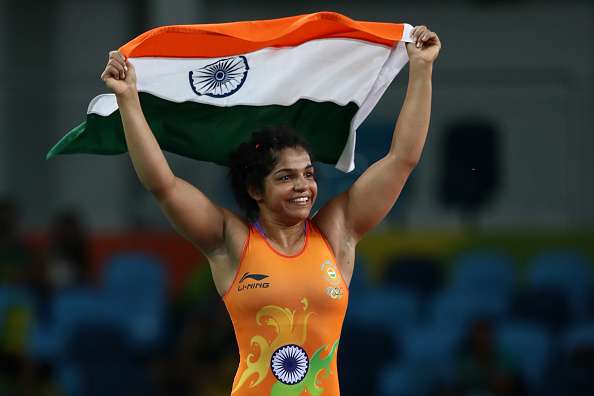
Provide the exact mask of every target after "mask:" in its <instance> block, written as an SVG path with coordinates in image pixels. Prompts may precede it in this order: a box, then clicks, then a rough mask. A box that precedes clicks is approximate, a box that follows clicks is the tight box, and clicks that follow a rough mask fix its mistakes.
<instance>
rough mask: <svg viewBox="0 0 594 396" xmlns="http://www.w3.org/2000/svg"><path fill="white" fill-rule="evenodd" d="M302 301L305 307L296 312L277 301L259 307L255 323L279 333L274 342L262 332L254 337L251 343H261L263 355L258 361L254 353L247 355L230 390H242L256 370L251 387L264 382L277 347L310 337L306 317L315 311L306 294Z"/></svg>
mask: <svg viewBox="0 0 594 396" xmlns="http://www.w3.org/2000/svg"><path fill="white" fill-rule="evenodd" d="M301 304H303V311H302V312H301V311H297V313H296V312H295V310H291V309H289V308H283V307H279V306H276V305H267V306H265V307H263V308H262V309H260V311H258V313H257V314H256V323H257V324H258V325H259V326H271V327H273V328H274V331H275V333H276V337H275V338H274V340H273V341H272V342H271V343H268V341H267V340H266V339H265V338H264V337H262V336H259V335H256V336H254V337H252V339H251V347H252V348H254V346H256V347H258V350H259V351H260V355H259V357H258V359H257V360H256V361H253V359H254V358H255V354H254V353H250V354H249V355H248V356H247V368H246V369H245V370H244V371H243V373H242V374H241V377H240V378H239V381H238V382H237V385H236V386H235V388H234V389H233V391H232V392H231V394H233V393H235V392H236V391H237V390H239V389H240V388H241V387H242V386H243V385H244V384H245V382H246V381H247V380H248V378H250V377H251V376H252V375H253V374H257V378H256V379H254V380H253V381H251V382H250V384H249V387H250V388H253V387H255V386H257V385H258V384H260V383H262V381H264V379H266V375H267V374H268V371H269V366H270V359H271V357H272V354H273V353H274V351H276V350H277V349H278V348H280V347H281V346H283V345H286V344H295V345H299V346H301V347H302V346H303V344H304V343H305V340H306V338H307V321H308V320H309V317H310V316H311V315H313V314H315V313H314V312H307V309H308V306H309V304H308V301H307V298H303V299H301ZM300 316H301V318H300ZM296 319H297V320H296ZM297 324H299V325H297Z"/></svg>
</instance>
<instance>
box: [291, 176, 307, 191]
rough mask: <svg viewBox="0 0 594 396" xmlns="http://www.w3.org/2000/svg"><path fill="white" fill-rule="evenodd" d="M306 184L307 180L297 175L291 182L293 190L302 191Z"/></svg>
mask: <svg viewBox="0 0 594 396" xmlns="http://www.w3.org/2000/svg"><path fill="white" fill-rule="evenodd" d="M307 185H308V180H307V179H306V178H305V177H303V176H300V177H297V178H295V182H294V183H293V190H295V191H303V190H305V189H306V188H307Z"/></svg>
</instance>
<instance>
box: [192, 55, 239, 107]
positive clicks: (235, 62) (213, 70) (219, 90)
mask: <svg viewBox="0 0 594 396" xmlns="http://www.w3.org/2000/svg"><path fill="white" fill-rule="evenodd" d="M249 69H250V68H249V66H248V63H247V59H246V57H245V56H235V57H233V58H225V59H221V60H219V61H216V62H214V63H211V64H209V65H206V66H204V67H202V68H200V69H196V70H192V71H190V73H189V78H190V86H191V87H192V90H193V91H194V93H195V94H196V95H198V96H202V95H206V96H210V97H212V98H224V97H226V96H229V95H233V94H234V93H235V92H237V91H238V90H239V89H240V88H241V86H242V85H243V83H244V82H245V79H246V78H247V74H248V70H249Z"/></svg>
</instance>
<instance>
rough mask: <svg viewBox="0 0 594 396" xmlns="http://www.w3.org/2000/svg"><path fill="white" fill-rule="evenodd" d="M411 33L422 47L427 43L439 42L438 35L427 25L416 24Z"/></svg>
mask: <svg viewBox="0 0 594 396" xmlns="http://www.w3.org/2000/svg"><path fill="white" fill-rule="evenodd" d="M410 35H411V38H412V40H413V42H414V43H415V47H417V48H422V47H423V45H424V44H425V43H428V44H429V43H432V42H434V41H437V42H439V39H438V38H437V35H436V34H435V33H434V32H432V31H431V30H429V28H427V26H425V25H419V26H415V27H414V28H413V30H412V31H411V33H410Z"/></svg>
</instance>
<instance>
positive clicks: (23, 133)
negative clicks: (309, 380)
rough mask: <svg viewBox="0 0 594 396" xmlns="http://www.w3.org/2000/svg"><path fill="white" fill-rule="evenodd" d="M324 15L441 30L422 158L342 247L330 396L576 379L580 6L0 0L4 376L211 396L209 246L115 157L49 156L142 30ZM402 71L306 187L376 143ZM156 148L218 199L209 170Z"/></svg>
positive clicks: (378, 146)
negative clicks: (110, 58) (178, 229)
mask: <svg viewBox="0 0 594 396" xmlns="http://www.w3.org/2000/svg"><path fill="white" fill-rule="evenodd" d="M325 10H330V11H337V12H341V13H343V14H345V15H347V16H349V17H351V18H354V19H362V20H373V21H385V22H408V23H410V24H412V25H416V24H425V25H428V26H429V27H430V28H431V29H432V30H434V31H436V32H437V33H438V34H439V36H440V38H441V40H442V42H443V50H442V53H441V55H440V57H439V59H438V61H437V63H436V65H435V68H434V74H433V77H434V100H433V113H432V120H431V128H430V132H429V138H428V141H427V145H426V148H425V151H424V154H423V158H422V161H421V163H420V164H419V166H418V167H417V169H416V170H415V172H414V174H413V176H412V177H411V179H410V180H409V182H408V184H407V186H406V188H405V190H404V192H403V194H402V196H401V198H400V199H399V201H398V202H397V204H396V206H395V208H394V209H393V210H392V212H391V213H390V215H389V216H388V218H387V219H386V220H385V221H384V222H383V223H382V224H381V225H380V226H379V227H378V228H377V229H376V230H375V231H374V232H373V233H372V234H370V235H368V236H367V237H366V238H365V239H364V240H363V241H362V242H361V243H360V245H359V247H358V257H357V263H356V270H355V275H354V278H353V281H352V283H351V288H350V305H349V310H348V313H347V317H346V320H345V324H344V327H343V336H342V339H341V347H340V350H339V357H338V364H339V369H340V381H341V392H342V394H343V395H345V396H351V395H361V394H367V395H380V396H389V395H397V396H422V395H444V396H445V395H452V396H453V395H592V394H594V383H593V379H594V294H593V278H594V276H593V270H594V265H593V263H594V181H593V177H592V172H593V170H594V155H592V154H591V150H592V149H593V148H594V111H593V110H594V44H593V39H594V3H593V2H592V1H587V0H582V1H578V0H572V1H569V0H568V1H559V0H556V1H555V0H541V1H538V0H532V1H530V0H449V1H446V0H442V1H436V0H429V1H425V2H422V4H421V3H416V4H415V3H414V2H405V1H399V0H390V1H384V0H366V1H359V0H357V1H354V0H353V1H349V2H347V1H343V2H339V1H327V2H326V1H316V2H314V1H308V2H306V1H303V2H301V1H290V2H282V1H272V0H251V1H238V0H236V1H225V0H218V1H212V0H202V1H199V0H133V1H123V0H122V1H117V0H85V1H80V0H55V1H51V0H48V1H33V0H18V1H16V0H0V70H1V71H2V75H3V76H4V78H2V79H1V80H0V395H2V396H4V395H65V396H70V395H77V396H78V395H99V396H102V395H171V394H175V395H182V396H183V395H188V396H194V395H207V396H211V395H212V396H215V395H216V396H218V395H229V394H230V387H231V383H232V380H233V376H234V374H235V370H236V368H237V364H238V352H237V348H236V344H235V338H234V335H233V328H232V325H231V321H230V320H229V318H228V316H227V312H226V310H225V307H224V305H223V303H222V301H221V300H220V298H219V297H218V295H217V293H216V291H215V288H214V285H213V283H212V280H211V278H210V270H209V268H208V265H207V264H206V262H205V261H204V259H203V258H202V257H201V256H200V255H199V253H198V252H196V251H195V250H194V249H193V248H192V247H191V246H190V244H189V243H188V242H186V241H184V240H182V239H181V238H179V237H178V236H176V235H175V234H174V233H173V231H172V228H171V227H170V226H169V225H168V224H167V221H166V219H165V217H164V216H163V215H162V214H161V212H160V210H159V208H158V206H157V205H156V203H155V201H154V200H153V198H152V197H151V196H150V195H149V194H148V193H147V192H145V191H144V190H143V188H142V187H141V185H140V183H139V182H138V180H137V178H136V176H135V174H134V172H133V169H132V167H131V163H130V161H129V159H128V157H127V156H126V155H122V156H109V157H107V156H93V155H71V156H62V157H58V158H55V159H52V160H51V161H45V159H44V157H45V154H46V152H47V151H48V150H49V148H50V147H51V146H52V145H53V144H54V143H55V142H57V140H58V139H59V138H60V137H62V136H63V135H64V134H65V133H66V132H67V131H68V130H69V129H70V128H72V127H73V126H75V125H77V124H78V123H80V122H81V121H82V120H84V115H85V113H86V108H87V105H88V102H89V101H90V99H92V98H93V97H94V96H96V95H98V94H100V93H103V92H105V91H106V88H105V87H104V86H103V83H102V82H101V81H100V79H99V76H100V74H101V72H102V70H103V68H104V66H105V63H106V59H107V53H108V51H109V50H112V49H116V48H117V47H119V46H120V45H122V44H123V43H125V42H127V41H128V40H130V39H131V38H133V37H135V36H136V35H138V34H140V33H142V32H144V31H146V30H148V29H149V28H152V27H156V26H160V25H165V24H185V23H211V22H212V23H215V22H226V21H237V20H252V19H268V18H277V17H282V16H289V15H296V14H303V13H309V12H316V11H325ZM407 74H408V70H407V69H405V70H403V72H401V74H400V75H399V76H398V77H397V78H396V80H395V81H394V83H393V84H392V87H391V88H390V89H389V90H388V92H387V93H386V94H385V95H384V97H383V99H382V100H381V102H380V103H379V104H378V106H377V107H376V109H375V110H374V112H373V113H372V114H371V116H370V117H369V118H368V119H367V121H366V122H365V123H364V124H363V126H362V127H361V128H360V130H359V135H358V136H359V137H358V147H357V158H356V163H357V168H356V170H355V171H354V172H352V173H351V174H347V175H345V174H342V173H340V172H338V171H336V170H334V169H333V168H332V167H331V166H327V165H320V172H319V181H318V182H319V188H320V196H319V202H318V206H319V205H320V204H323V202H325V201H326V200H327V199H328V198H329V197H331V196H334V195H335V194H337V193H339V192H341V191H343V190H344V189H346V188H348V186H349V185H350V184H351V183H352V181H353V180H354V179H355V178H356V177H357V176H358V175H360V173H361V172H362V171H363V170H364V169H365V168H366V167H367V166H368V165H369V164H370V163H372V162H373V161H375V160H377V159H379V158H380V157H381V156H382V155H384V154H385V153H386V151H387V147H388V144H389V141H390V138H391V132H392V129H393V126H394V123H395V120H396V117H397V115H398V113H399V110H400V106H401V104H402V100H403V97H404V92H405V88H406V80H407ZM168 159H169V160H170V163H171V166H172V167H173V169H174V171H175V172H176V173H177V174H178V175H179V176H180V177H182V178H185V179H186V180H189V181H190V182H192V183H193V184H195V185H196V186H198V187H199V188H201V189H202V190H203V191H204V192H206V194H207V195H208V196H209V197H211V198H212V199H213V200H215V201H216V202H217V203H219V204H220V205H223V206H226V207H230V208H233V209H235V208H236V206H235V204H234V203H233V201H232V197H231V193H230V189H229V187H228V185H227V183H228V181H227V176H226V171H225V169H224V168H221V167H218V166H215V165H211V164H206V163H197V162H196V161H191V160H187V159H184V158H181V157H178V156H175V155H168Z"/></svg>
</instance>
